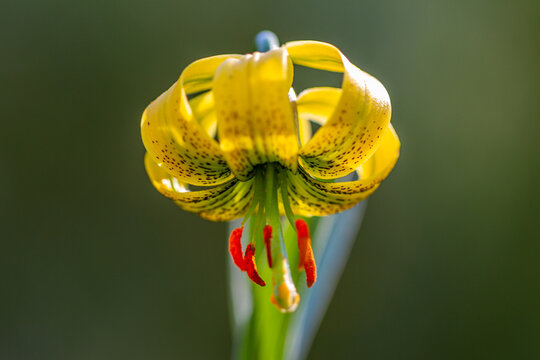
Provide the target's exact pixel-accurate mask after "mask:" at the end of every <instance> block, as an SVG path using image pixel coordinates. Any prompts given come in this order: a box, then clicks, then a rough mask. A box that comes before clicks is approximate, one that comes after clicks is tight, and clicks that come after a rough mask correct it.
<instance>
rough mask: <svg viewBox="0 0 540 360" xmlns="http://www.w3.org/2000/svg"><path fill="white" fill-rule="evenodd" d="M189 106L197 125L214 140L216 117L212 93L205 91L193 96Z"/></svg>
mask: <svg viewBox="0 0 540 360" xmlns="http://www.w3.org/2000/svg"><path fill="white" fill-rule="evenodd" d="M189 105H190V106H191V109H192V110H193V116H195V118H196V119H197V121H199V124H201V126H202V127H203V129H204V130H205V131H206V133H207V134H208V135H209V136H210V137H211V138H214V137H215V136H216V131H217V117H216V109H215V106H214V94H213V92H212V91H207V92H205V93H203V94H200V95H197V96H195V97H194V98H193V99H191V100H190V101H189Z"/></svg>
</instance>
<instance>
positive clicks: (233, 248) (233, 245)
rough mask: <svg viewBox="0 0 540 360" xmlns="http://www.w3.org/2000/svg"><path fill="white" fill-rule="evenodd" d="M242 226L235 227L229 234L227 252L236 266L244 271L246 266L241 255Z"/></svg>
mask: <svg viewBox="0 0 540 360" xmlns="http://www.w3.org/2000/svg"><path fill="white" fill-rule="evenodd" d="M243 231H244V227H243V226H242V227H239V228H236V229H234V230H233V231H232V233H231V236H229V252H230V253H231V257H232V259H233V262H234V263H235V264H236V266H238V268H239V269H240V270H242V271H246V266H245V263H244V257H243V256H242V242H241V240H242V232H243Z"/></svg>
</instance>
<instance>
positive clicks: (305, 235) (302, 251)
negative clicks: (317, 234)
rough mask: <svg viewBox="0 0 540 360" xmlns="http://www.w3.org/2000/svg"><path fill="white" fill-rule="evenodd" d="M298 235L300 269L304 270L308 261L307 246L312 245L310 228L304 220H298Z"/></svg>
mask: <svg viewBox="0 0 540 360" xmlns="http://www.w3.org/2000/svg"><path fill="white" fill-rule="evenodd" d="M296 235H297V236H298V269H299V270H302V269H303V268H304V261H305V259H306V250H307V244H308V243H311V239H310V237H309V227H308V225H307V224H306V222H305V221H304V220H303V219H298V220H296ZM310 248H311V244H310Z"/></svg>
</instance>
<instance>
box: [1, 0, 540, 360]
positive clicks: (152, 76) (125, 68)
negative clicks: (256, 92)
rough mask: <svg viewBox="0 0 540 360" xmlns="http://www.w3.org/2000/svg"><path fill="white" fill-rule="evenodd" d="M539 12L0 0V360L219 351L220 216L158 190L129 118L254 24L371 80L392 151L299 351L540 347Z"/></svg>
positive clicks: (238, 49)
mask: <svg viewBox="0 0 540 360" xmlns="http://www.w3.org/2000/svg"><path fill="white" fill-rule="evenodd" d="M539 4H540V3H539V2H538V1H532V0H531V1H525V0H523V1H522V0H516V1H512V2H510V1H503V0H500V1H495V0H491V1H487V0H486V1H477V0H474V1H470V0H469V1H420V0H411V1H401V0H393V1H378V0H372V1H352V0H351V1H313V0H311V1H307V0H303V1H294V2H293V1H290V2H289V1H275V2H269V1H266V2H263V1H253V0H249V1H248V0H244V1H205V0H199V1H182V0H169V1H161V0H159V1H141V0H129V1H127V0H122V1H102V0H96V1H72V0H70V1H67V0H65V1H62V0H48V1H42V0H7V1H4V2H3V3H2V11H1V12H2V16H1V17H2V21H1V22H0V30H1V31H0V39H1V40H0V44H1V50H0V91H1V94H0V95H1V96H0V104H1V109H2V124H3V125H2V130H1V131H0V139H1V142H0V146H1V148H2V151H1V152H0V159H1V160H2V170H1V171H0V225H1V228H0V236H1V248H0V267H1V268H0V270H1V275H0V279H2V280H1V282H0V292H1V293H2V295H1V296H0V359H6V360H23V359H40V360H41V359H78V360H85V359H115V360H117V359H132V360H133V359H224V358H227V357H228V354H229V352H230V346H231V345H230V343H231V334H230V331H229V325H228V314H227V300H226V296H227V292H226V273H225V271H224V270H225V268H226V241H225V239H226V236H227V234H226V225H225V224H221V223H209V222H206V221H204V220H202V219H199V218H198V217H197V216H195V215H193V214H190V213H186V212H183V211H181V210H180V209H179V208H177V207H176V206H175V205H174V204H173V203H172V202H169V201H168V200H167V199H165V198H163V197H162V196H160V195H159V194H158V193H157V192H156V191H155V190H154V189H153V188H152V187H151V185H150V183H149V181H148V179H147V177H146V174H145V172H144V169H143V153H144V149H143V146H142V143H141V141H140V135H139V119H140V115H141V113H142V111H143V109H144V108H145V106H146V105H147V104H148V103H149V102H150V101H151V100H153V99H154V98H155V97H157V96H158V95H159V94H160V93H161V92H162V91H164V90H165V89H166V88H168V86H169V85H170V84H172V82H174V81H175V80H176V78H177V77H178V76H179V74H180V71H181V70H182V69H183V68H184V67H185V66H186V65H187V64H189V63H190V62H191V61H193V60H195V59H198V58H201V57H205V56H210V55H214V54H220V53H246V52H251V51H252V50H253V36H254V35H255V33H256V32H258V31H260V30H263V29H271V30H273V31H275V32H276V33H277V34H278V35H279V36H280V39H281V40H282V41H283V42H285V41H289V40H299V39H316V40H323V41H327V42H331V43H333V44H335V45H337V46H338V47H339V48H341V49H342V50H343V51H344V53H345V54H346V55H347V56H348V57H349V58H350V59H351V60H352V61H353V63H355V64H357V65H359V66H360V67H361V68H362V69H364V70H366V71H367V72H369V73H371V74H373V75H374V76H376V77H377V78H379V79H380V80H381V81H382V82H383V83H384V84H385V86H386V88H387V89H388V91H389V93H390V95H391V98H392V102H393V119H392V121H393V123H394V124H395V127H396V129H397V131H398V133H399V135H400V136H401V139H402V143H403V147H402V155H401V158H400V160H399V162H398V165H397V167H396V168H395V170H394V172H393V173H392V174H391V176H390V177H389V178H388V179H387V180H386V181H385V182H384V184H383V186H381V188H380V190H379V191H378V192H377V193H376V194H375V195H374V196H373V197H372V198H371V199H370V204H369V207H368V212H367V215H366V217H365V222H364V225H363V227H362V229H361V232H360V234H359V236H358V239H357V242H356V244H355V247H354V250H353V251H352V253H351V254H350V260H349V262H348V265H347V268H346V270H345V273H344V275H343V278H342V280H341V282H340V284H339V286H338V289H337V292H336V295H335V297H334V300H333V303H332V304H331V306H330V308H329V311H328V313H327V316H326V318H325V320H324V321H323V323H322V327H321V330H320V332H319V334H318V335H317V337H316V339H315V343H314V346H313V348H312V351H311V353H310V356H309V358H310V359H329V358H332V359H538V358H540V341H539V340H538V339H539V337H540V261H539V260H540V246H539V242H540V233H539V231H538V221H539V217H540V211H539V205H538V203H539V200H540V197H539V190H538V185H540V182H539V180H540V179H539V178H540V177H539V165H540V164H539V154H540V152H539V150H540V149H539V146H538V136H539V134H540V132H539V130H540V128H539V120H540V119H539V112H538V100H539V95H540V91H539V86H538V84H539V83H540V77H539V75H540V66H539V65H540V56H539V55H540V37H539V34H540V26H539V23H540V16H539V15H540V5H539ZM306 79H309V80H306ZM300 80H301V81H311V82H313V83H314V84H315V83H317V80H318V78H317V77H309V76H308V77H305V76H304V80H302V79H300ZM301 81H300V84H296V85H297V86H299V87H301V86H302V83H301ZM321 81H322V82H324V81H332V80H331V79H330V80H329V79H327V78H322V77H321ZM310 85H311V84H310Z"/></svg>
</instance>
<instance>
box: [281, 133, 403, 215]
mask: <svg viewBox="0 0 540 360" xmlns="http://www.w3.org/2000/svg"><path fill="white" fill-rule="evenodd" d="M382 138H383V139H382V142H381V144H380V145H379V147H378V148H377V151H376V152H375V154H373V156H372V157H371V158H370V159H369V160H368V161H367V162H366V163H365V164H364V165H363V166H362V167H360V168H358V169H357V173H358V174H359V176H361V178H360V180H356V181H348V182H338V183H329V182H323V181H319V180H316V179H314V178H313V177H311V176H310V175H309V174H307V173H306V172H305V171H303V170H300V171H299V172H298V174H296V175H294V174H289V175H288V183H289V187H288V195H289V200H290V202H291V207H292V209H293V211H294V213H295V214H297V215H303V216H325V215H330V214H334V213H336V212H340V211H344V210H347V209H349V208H351V207H353V206H354V205H356V204H357V203H358V202H360V201H362V200H364V199H366V198H367V197H368V196H369V195H371V194H372V193H373V192H374V191H375V190H376V189H377V187H378V186H379V184H380V183H381V182H382V181H383V180H384V179H385V178H386V176H388V174H389V173H390V171H391V170H392V168H393V167H394V165H395V163H396V161H397V159H398V157H399V148H400V142H399V138H398V137H397V134H396V132H395V131H394V129H393V127H392V125H391V124H388V126H387V127H386V129H385V132H384V134H383V136H382Z"/></svg>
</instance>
